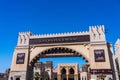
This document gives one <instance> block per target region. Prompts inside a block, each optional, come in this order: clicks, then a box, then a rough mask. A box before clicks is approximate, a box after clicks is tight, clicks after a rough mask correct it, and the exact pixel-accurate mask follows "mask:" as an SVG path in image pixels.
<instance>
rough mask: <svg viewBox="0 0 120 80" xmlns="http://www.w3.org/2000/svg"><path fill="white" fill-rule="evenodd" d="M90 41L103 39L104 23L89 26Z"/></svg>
mask: <svg viewBox="0 0 120 80" xmlns="http://www.w3.org/2000/svg"><path fill="white" fill-rule="evenodd" d="M89 32H90V38H91V42H98V41H102V42H103V41H105V40H106V39H105V28H104V25H100V26H98V25H97V26H90V27H89Z"/></svg>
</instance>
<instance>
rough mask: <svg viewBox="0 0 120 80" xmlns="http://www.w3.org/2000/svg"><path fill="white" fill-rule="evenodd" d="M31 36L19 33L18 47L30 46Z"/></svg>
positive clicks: (28, 33)
mask: <svg viewBox="0 0 120 80" xmlns="http://www.w3.org/2000/svg"><path fill="white" fill-rule="evenodd" d="M31 35H32V33H31V32H19V35H18V43H17V46H24V45H29V38H30V36H31Z"/></svg>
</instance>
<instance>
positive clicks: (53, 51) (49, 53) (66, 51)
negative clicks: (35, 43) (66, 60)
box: [29, 47, 88, 80]
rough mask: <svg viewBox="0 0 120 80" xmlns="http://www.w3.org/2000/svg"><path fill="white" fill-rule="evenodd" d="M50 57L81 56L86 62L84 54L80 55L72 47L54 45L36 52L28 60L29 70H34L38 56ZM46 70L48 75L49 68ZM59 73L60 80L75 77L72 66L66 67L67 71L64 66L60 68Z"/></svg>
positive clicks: (70, 79)
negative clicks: (30, 59)
mask: <svg viewBox="0 0 120 80" xmlns="http://www.w3.org/2000/svg"><path fill="white" fill-rule="evenodd" d="M50 57H52V58H53V57H82V58H83V59H84V61H86V62H88V59H87V58H86V57H85V56H84V55H82V54H81V53H79V52H77V51H75V50H73V49H70V48H64V47H55V48H50V49H47V50H44V51H42V52H41V53H39V54H37V55H36V56H35V57H34V58H33V59H32V61H31V62H30V65H29V67H31V71H33V70H34V68H35V67H34V66H35V63H37V61H38V60H39V59H40V58H50ZM46 71H48V72H47V74H48V75H49V72H50V70H49V69H48V70H46ZM31 73H33V72H31ZM60 73H61V79H62V80H66V79H67V78H68V79H69V80H74V78H75V71H74V69H73V68H72V67H71V68H70V69H68V70H67V71H66V69H65V68H63V69H61V72H60ZM67 73H68V74H69V75H68V76H66V74H67ZM32 75H33V74H32ZM41 76H42V75H41ZM42 77H44V76H42ZM48 77H49V76H48ZM49 78H50V79H51V77H49ZM41 79H43V78H41Z"/></svg>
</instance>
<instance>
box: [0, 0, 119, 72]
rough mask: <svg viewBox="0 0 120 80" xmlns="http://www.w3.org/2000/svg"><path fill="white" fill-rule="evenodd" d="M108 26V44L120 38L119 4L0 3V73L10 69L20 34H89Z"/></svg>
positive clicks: (89, 0)
mask: <svg viewBox="0 0 120 80" xmlns="http://www.w3.org/2000/svg"><path fill="white" fill-rule="evenodd" d="M91 25H105V28H106V30H107V34H106V37H107V41H108V42H112V43H113V44H114V43H115V41H116V39H117V38H119V37H120V35H119V34H120V31H119V30H120V0H0V44H1V46H0V72H4V71H5V69H6V68H9V67H10V65H11V60H12V56H13V52H14V48H15V46H16V44H17V36H18V32H23V31H31V32H33V33H35V34H44V33H59V32H60V33H61V32H76V31H86V30H88V27H89V26H91Z"/></svg>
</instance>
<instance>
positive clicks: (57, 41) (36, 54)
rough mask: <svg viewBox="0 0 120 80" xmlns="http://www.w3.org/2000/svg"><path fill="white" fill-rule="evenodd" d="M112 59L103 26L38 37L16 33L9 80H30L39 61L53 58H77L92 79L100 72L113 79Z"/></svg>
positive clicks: (111, 51) (31, 34) (28, 33)
mask: <svg viewBox="0 0 120 80" xmlns="http://www.w3.org/2000/svg"><path fill="white" fill-rule="evenodd" d="M52 53H54V54H52ZM56 53H57V54H56ZM112 55H113V50H112V46H111V44H110V43H107V41H106V39H105V29H104V26H103V25H102V26H101V25H100V26H92V27H90V28H89V31H87V32H75V33H61V34H47V35H42V36H41V35H35V34H33V33H31V32H20V33H19V35H18V43H17V46H16V48H15V50H14V54H13V59H12V64H11V71H10V76H9V80H10V78H11V77H13V79H16V76H21V77H20V79H21V80H32V78H33V77H32V78H30V77H31V75H32V70H33V65H34V63H35V62H36V61H37V60H38V59H39V58H40V57H53V56H54V57H60V56H81V57H83V59H85V60H86V61H88V62H89V64H90V73H91V78H92V79H97V74H100V73H102V72H104V74H106V77H111V78H112V79H113V75H114V68H113V67H112V65H114V64H113V61H112V60H113V57H112ZM102 65H105V66H102ZM114 79H115V78H114Z"/></svg>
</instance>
